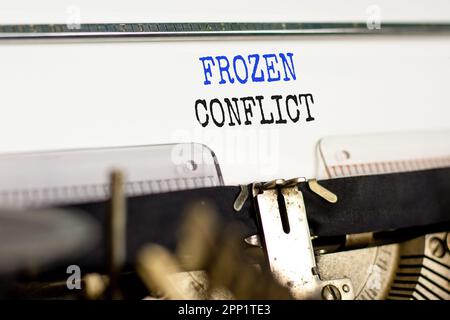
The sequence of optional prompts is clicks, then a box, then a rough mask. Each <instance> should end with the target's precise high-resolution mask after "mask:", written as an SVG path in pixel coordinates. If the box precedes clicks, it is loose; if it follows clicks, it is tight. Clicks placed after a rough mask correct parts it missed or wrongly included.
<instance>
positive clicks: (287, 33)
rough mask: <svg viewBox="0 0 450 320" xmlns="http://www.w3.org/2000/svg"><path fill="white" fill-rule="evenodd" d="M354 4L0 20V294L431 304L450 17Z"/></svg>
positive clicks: (446, 229)
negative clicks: (277, 16) (354, 15)
mask: <svg viewBox="0 0 450 320" xmlns="http://www.w3.org/2000/svg"><path fill="white" fill-rule="evenodd" d="M72 9H74V8H72ZM75 9H76V7H75ZM372 9H373V10H375V13H376V9H377V8H372ZM373 10H372V11H373ZM72 11H73V10H72ZM75 11H76V10H75ZM372 11H371V12H372ZM370 17H371V19H372V18H374V19H375V20H373V21H372V20H370V21H369V22H370V23H369V22H364V23H353V22H351V23H300V22H285V23H284V22H273V23H272V22H250V23H249V22H245V23H244V22H224V23H207V22H198V23H197V22H195V23H192V22H182V23H157V22H155V23H153V22H151V23H147V22H146V23H142V22H141V21H139V22H136V21H132V22H129V23H128V22H126V21H124V23H97V22H95V21H94V22H92V23H91V22H88V23H81V22H80V21H78V20H76V19H75V20H73V21H72V20H71V21H70V23H52V24H45V23H39V24H23V23H22V24H11V23H10V24H2V25H0V49H1V51H0V61H2V62H0V64H1V66H2V67H3V68H2V70H4V74H5V75H6V76H5V77H1V78H0V85H1V87H2V88H7V90H4V92H3V93H2V95H1V96H0V101H1V102H2V104H3V105H10V106H11V111H10V112H8V113H7V116H6V117H5V119H6V120H3V122H2V124H3V126H2V128H1V129H0V130H2V131H0V132H1V133H2V134H3V135H5V136H6V134H7V133H8V134H10V135H11V136H13V138H12V139H10V141H8V142H6V141H5V144H4V146H2V149H1V151H2V155H0V208H1V209H0V221H2V222H1V223H0V239H1V240H2V241H1V245H0V296H1V297H2V298H14V299H55V298H56V299H89V300H90V299H92V300H96V299H301V300H303V299H306V300H311V299H314V300H353V299H359V300H378V299H391V300H409V299H414V300H450V285H449V281H450V248H449V246H450V211H449V210H450V200H449V199H448V198H449V197H448V194H449V192H450V169H449V168H450V143H449V141H450V132H449V131H448V128H449V127H450V124H449V123H448V119H449V117H448V116H449V114H448V110H447V109H448V108H446V107H445V106H446V103H447V102H448V101H450V96H449V92H448V90H445V88H444V87H443V85H442V84H443V83H448V81H449V79H448V77H449V74H450V69H449V68H450V65H449V63H448V61H449V60H448V55H449V52H450V51H449V48H450V40H449V37H448V35H449V32H450V27H449V25H448V24H444V23H408V24H406V23H381V21H378V20H377V19H376V18H377V17H376V14H375V16H373V15H370ZM75 18H76V16H75ZM423 48H426V50H425V51H426V52H427V53H426V54H425V53H424V51H423ZM25 54H26V55H28V56H31V57H32V59H29V60H25V61H27V63H22V62H23V60H21V59H18V58H20V57H23V55H25ZM5 61H9V63H6V62H5ZM37 61H39V63H38V62H37ZM411 70H415V71H414V72H412V71H411ZM68 74H69V75H70V76H67V75H68ZM413 74H414V75H413ZM39 75H43V76H42V77H43V81H37V80H38V79H37V77H38V76H39ZM58 79H59V80H58ZM62 79H63V80H64V81H61V80H62ZM19 80H20V81H19ZM24 89H25V90H26V91H27V92H28V93H29V94H27V95H23V94H22V95H21V94H19V93H20V92H22V91H23V90H24ZM62 102H64V103H62ZM425 104H426V105H427V106H428V107H427V108H425V111H424V105H425ZM30 106H38V108H37V109H36V108H34V109H33V108H31V109H30ZM62 106H64V107H62ZM36 110H38V111H36ZM74 110H77V111H76V112H75V111H74ZM24 114H25V115H26V117H25V119H24V117H23V115H24ZM19 120H20V121H19ZM380 132H382V133H380ZM105 146H107V147H105ZM41 150H54V151H41Z"/></svg>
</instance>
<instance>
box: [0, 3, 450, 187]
mask: <svg viewBox="0 0 450 320" xmlns="http://www.w3.org/2000/svg"><path fill="white" fill-rule="evenodd" d="M91 2H92V1H70V2H65V1H48V0H47V1H17V0H16V1H5V0H3V1H2V2H0V22H1V23H19V22H20V23H38V22H41V23H44V22H45V23H47V22H61V23H64V21H65V20H64V19H66V12H65V8H66V7H65V6H66V4H74V3H75V4H76V3H79V4H81V16H82V22H105V21H107V22H125V21H139V22H143V21H145V22H155V21H171V22H179V21H239V20H245V21H289V20H290V21H341V20H342V21H349V20H355V21H364V19H365V17H366V11H365V10H366V7H367V5H372V4H373V2H369V1H327V2H326V3H325V2H324V1H318V2H317V1H316V2H311V3H309V2H306V1H302V2H294V1H287V2H284V3H283V4H281V3H280V2H273V1H270V2H269V1H258V2H257V3H258V5H256V1H254V2H250V1H249V2H244V1H228V2H226V4H225V2H223V1H221V2H219V3H218V4H215V5H212V4H211V2H206V1H193V2H190V3H193V5H192V6H190V5H188V4H187V3H186V2H184V1H171V2H163V1H159V2H158V3H156V2H155V3H153V2H150V1H148V2H147V1H145V2H144V1H121V2H117V1H97V2H95V4H94V3H91ZM343 3H345V5H342V4H343ZM392 3H393V2H392V1H377V2H376V4H379V6H380V8H381V15H382V18H383V21H385V19H386V20H394V19H395V20H398V21H410V20H416V21H429V20H433V21H443V20H447V21H448V20H449V19H448V18H449V15H450V8H449V7H448V3H449V2H448V1H434V2H427V1H415V2H413V4H411V1H396V2H395V5H394V4H392ZM425 3H427V4H428V3H430V4H432V5H431V6H427V7H425V5H424V4H425ZM194 4H195V5H194ZM237 8H240V9H239V10H238V9H237ZM272 52H273V53H278V52H293V53H294V57H295V66H296V72H297V81H293V82H289V83H284V82H275V83H270V84H269V83H260V84H246V85H239V84H234V85H224V86H218V85H215V86H204V85H203V73H202V69H201V64H200V62H199V61H198V58H199V57H200V56H205V55H212V56H215V55H227V56H230V57H232V56H233V55H235V54H244V55H245V54H249V53H260V54H264V53H272ZM449 84H450V38H449V36H440V37H438V36H414V37H398V36H396V37H297V38H289V39H288V40H287V39H284V40H281V39H280V40H274V39H266V40H249V41H220V42H219V41H182V42H173V41H172V42H128V43H125V42H122V43H48V44H47V43H39V44H36V43H1V44H0V108H1V117H0V152H2V153H6V152H15V151H35V150H55V149H68V148H69V149H72V148H86V147H104V146H126V145H144V144H161V143H169V142H170V143H174V142H190V141H195V142H201V143H205V144H206V145H208V146H209V147H211V148H212V149H213V150H214V151H215V152H216V153H217V156H218V159H219V162H220V164H221V167H222V170H223V174H224V178H225V182H226V183H230V184H231V183H247V182H251V181H258V180H265V179H271V178H278V177H284V178H289V177H294V176H307V177H311V176H313V175H314V167H315V153H314V148H315V145H316V143H317V142H318V140H319V139H320V138H321V137H324V136H330V135H332V136H334V135H342V134H354V135H360V134H365V133H374V132H375V133H376V132H405V131H406V132H408V131H419V132H420V131H430V130H441V129H450V106H449V104H450V90H449ZM296 93H297V94H299V93H312V94H313V95H314V99H315V104H314V105H313V106H312V112H313V115H314V116H315V117H316V121H313V122H309V123H305V122H304V121H301V122H299V123H297V124H289V125H285V126H276V125H273V126H267V127H263V126H261V125H258V124H257V125H254V126H251V127H245V128H236V127H234V128H225V127H224V128H213V127H208V128H206V129H203V128H201V127H200V126H199V125H198V123H197V122H196V120H195V114H194V101H195V100H196V99H198V98H206V99H208V98H213V97H219V98H223V97H230V96H235V97H241V96H248V95H258V94H263V95H265V96H266V102H270V99H269V97H270V95H272V94H282V95H287V94H296ZM303 116H304V114H303ZM411 143H413V141H412V142H411ZM399 148H401V146H399ZM368 152H370V150H368Z"/></svg>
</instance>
